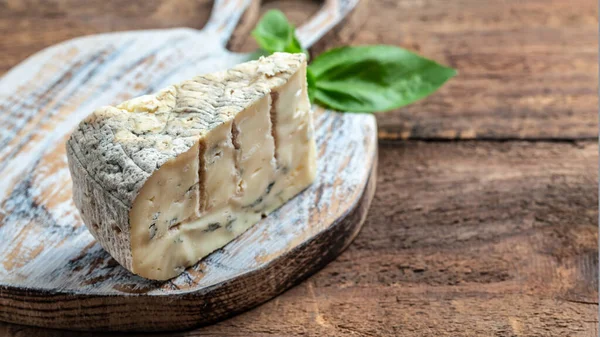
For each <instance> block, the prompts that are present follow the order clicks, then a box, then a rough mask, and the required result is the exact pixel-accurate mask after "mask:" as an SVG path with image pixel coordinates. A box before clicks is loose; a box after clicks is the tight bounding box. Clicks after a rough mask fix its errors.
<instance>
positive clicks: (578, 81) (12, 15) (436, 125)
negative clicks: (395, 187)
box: [0, 0, 598, 139]
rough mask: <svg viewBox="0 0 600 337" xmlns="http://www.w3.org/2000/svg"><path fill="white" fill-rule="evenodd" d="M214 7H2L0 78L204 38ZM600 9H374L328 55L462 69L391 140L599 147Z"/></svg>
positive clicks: (419, 5) (478, 5)
mask: <svg viewBox="0 0 600 337" xmlns="http://www.w3.org/2000/svg"><path fill="white" fill-rule="evenodd" d="M210 3H211V1H209V0H201V1H184V0H162V1H158V0H152V1H144V3H143V6H142V5H141V3H138V2H128V3H122V2H119V1H111V0H108V1H87V2H85V5H84V3H83V2H79V1H75V0H53V1H39V0H38V1H31V2H21V1H17V0H7V1H4V2H0V6H1V7H0V31H2V32H3V39H2V40H1V41H0V49H2V50H3V51H4V53H3V57H2V58H1V59H0V72H2V71H7V70H8V69H9V68H10V67H12V66H14V65H15V64H16V63H18V62H19V61H20V60H22V59H23V58H24V57H26V56H28V55H31V54H32V53H34V52H36V51H38V50H39V49H41V48H43V47H45V46H49V45H51V44H54V43H57V42H60V41H63V40H66V39H68V38H72V37H76V36H81V35H86V34H91V33H99V32H106V31H115V30H126V29H144V28H164V27H178V26H187V27H193V28H200V27H202V25H203V24H204V22H206V20H207V17H208V10H209V9H210V6H211V5H210ZM597 6H598V5H597V2H595V1H588V0H574V1H563V0H546V1H540V0H504V1H495V2H485V1H479V0H453V1H445V0H406V1H391V0H371V1H369V3H368V6H365V7H364V8H363V9H364V10H362V11H361V16H364V17H365V18H366V22H365V23H364V25H357V26H355V27H354V28H353V29H350V30H346V31H343V32H341V33H339V34H337V35H336V34H334V36H328V39H327V40H325V41H326V42H323V44H319V45H317V47H318V48H319V50H322V49H323V48H327V47H331V46H335V45H339V44H343V43H351V44H373V43H387V44H394V45H399V46H402V47H405V48H408V49H411V50H414V51H417V52H419V53H421V54H423V55H425V56H427V57H429V58H432V59H435V60H437V61H439V62H442V63H445V64H448V65H451V66H453V67H456V68H457V69H458V70H459V76H458V77H456V78H455V79H453V80H452V81H451V82H449V84H448V85H447V86H445V87H444V88H443V89H442V90H440V91H439V92H438V93H436V94H435V95H433V96H432V97H430V98H428V99H426V100H424V101H422V102H419V103H417V104H415V105H412V106H409V107H406V108H403V109H399V110H398V111H394V112H391V113H388V114H384V115H379V116H378V117H377V118H378V123H379V127H380V137H381V138H385V139H590V138H595V137H596V136H597V134H598V133H597V125H598V117H597V108H596V107H597V102H598V101H597V90H596V88H597V82H598V75H597V74H598V63H597V58H598V53H597V39H598V32H597V26H598V20H597V15H596V14H597V12H598V8H597ZM273 7H277V8H281V9H282V10H283V11H284V12H285V13H286V14H287V15H288V16H289V17H290V20H291V21H292V22H293V23H295V24H297V25H299V24H301V23H302V22H305V20H306V19H307V18H308V17H309V16H310V15H311V14H313V13H315V12H316V11H317V9H318V7H319V2H316V1H309V0H303V1H296V0H281V1H269V2H267V3H266V4H265V5H263V6H262V8H261V11H262V12H264V11H265V10H266V9H268V8H273ZM356 27H360V29H357V28H356ZM245 33H247V31H246V32H245ZM242 36H244V37H243V38H242V37H238V38H237V41H240V40H241V41H244V42H243V43H241V44H240V43H239V42H237V44H236V46H235V48H234V49H235V50H244V51H250V50H253V48H255V47H256V45H255V44H254V43H253V41H252V40H251V39H248V38H245V36H247V34H242Z"/></svg>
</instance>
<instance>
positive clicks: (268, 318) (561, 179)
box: [0, 0, 598, 336]
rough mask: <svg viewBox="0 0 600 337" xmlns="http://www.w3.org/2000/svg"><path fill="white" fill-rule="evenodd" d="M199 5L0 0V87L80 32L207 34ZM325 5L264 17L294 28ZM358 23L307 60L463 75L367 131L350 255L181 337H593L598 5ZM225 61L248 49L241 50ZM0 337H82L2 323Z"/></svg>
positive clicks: (554, 0) (434, 6)
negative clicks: (364, 54)
mask: <svg viewBox="0 0 600 337" xmlns="http://www.w3.org/2000/svg"><path fill="white" fill-rule="evenodd" d="M210 6H211V1H210V0H199V1H193V0H160V1H158V0H152V1H150V0H148V1H143V2H142V1H135V2H122V1H113V0H94V1H85V2H84V1H75V0H52V1H42V0H32V1H27V2H22V1H19V0H8V1H0V31H1V32H2V38H1V39H0V50H2V57H1V58H0V74H2V73H5V72H6V71H8V70H9V69H10V67H12V66H14V65H15V64H17V63H18V62H20V61H21V60H23V59H24V58H26V57H27V56H29V55H31V54H33V53H34V52H36V51H38V50H40V49H42V48H44V47H46V46H49V45H52V44H55V43H57V42H60V41H63V40H66V39H69V38H72V37H76V36H80V35H84V34H92V33H99V32H106V31H114V30H127V29H145V28H161V27H177V26H188V27H195V28H200V27H201V26H202V25H203V23H204V22H205V21H206V19H207V17H208V13H209V10H210ZM318 6H319V3H318V2H309V1H308V0H305V1H292V0H286V1H272V2H268V3H266V4H263V6H262V9H261V10H262V11H264V10H266V9H268V8H273V7H277V8H281V9H283V10H284V12H286V14H288V16H289V17H290V19H291V20H292V21H293V22H295V23H300V22H302V21H303V20H305V19H306V18H307V17H308V16H309V15H310V14H312V13H314V12H315V11H316V10H317V8H318ZM362 10H363V11H362V12H361V13H362V14H361V15H363V16H362V17H360V16H359V17H358V18H357V19H356V20H357V21H362V19H365V20H364V24H362V26H361V27H360V29H356V27H355V28H354V29H350V30H347V29H346V30H340V31H338V32H337V33H336V34H333V35H330V36H328V37H327V39H326V40H325V41H323V42H322V43H321V44H320V45H319V46H318V47H317V49H316V50H315V52H318V51H319V50H322V49H323V48H328V47H331V46H334V45H339V44H373V43H387V44H394V45H400V46H403V47H406V48H409V49H412V50H415V51H417V52H419V53H421V54H423V55H425V56H427V57H430V58H433V59H435V60H438V61H440V62H442V63H445V64H449V65H451V66H453V67H456V68H458V70H459V76H458V77H457V78H455V79H453V80H452V81H450V82H449V84H448V85H447V86H445V87H444V88H443V89H442V90H440V91H439V92H438V93H436V94H435V95H433V96H431V97H430V98H428V99H426V100H424V101H422V102H419V103H417V104H415V105H412V106H410V107H407V108H404V109H400V110H398V111H394V112H391V113H388V114H381V115H379V116H378V123H379V128H380V134H379V135H380V153H379V172H378V182H377V183H378V187H377V192H376V195H375V199H374V201H373V204H372V207H371V210H370V212H369V216H368V218H367V222H366V224H365V226H364V229H363V230H362V232H361V234H360V235H359V236H358V238H357V239H356V241H355V242H354V244H352V245H351V246H350V248H349V249H348V250H347V251H346V252H345V253H343V254H342V255H341V256H340V257H339V258H338V259H337V260H336V261H335V262H333V263H331V264H330V265H328V266H327V267H326V268H325V269H323V270H322V271H320V272H319V273H317V274H316V275H315V276H313V277H311V278H309V279H308V280H307V281H305V282H304V283H302V284H300V285H298V286H296V287H295V288H293V289H291V290H290V291H288V292H286V293H284V294H283V295H281V296H279V297H277V298H275V299H274V300H272V301H270V302H268V303H266V304H264V305H262V306H260V307H258V308H256V309H254V310H252V311H250V312H247V313H244V314H242V315H240V316H237V317H235V318H232V319H230V320H227V321H224V322H221V323H219V324H216V325H213V326H209V327H205V328H201V329H197V330H195V331H190V332H186V333H178V334H175V335H176V336H199V335H230V334H231V335H242V336H249V335H262V336H271V335H322V336H326V335H327V336H329V335H340V336H353V335H354V336H371V335H372V336H382V335H384V336H402V335H407V336H598V332H597V324H598V222H597V221H598V189H597V186H598V185H597V184H598V174H597V172H598V145H597V135H598V127H597V126H598V114H597V104H598V101H597V81H598V63H597V57H598V53H597V49H598V44H597V39H598V36H597V25H598V20H597V12H598V10H597V3H596V2H595V1H589V0H571V1H564V0H503V1H481V0H452V1H448V0H400V1H395V0H369V1H368V2H367V4H366V6H364V5H363V6H362ZM254 19H255V17H246V18H245V19H244V22H243V23H242V26H243V25H245V26H247V27H248V26H252V25H253V22H254V21H253V20H254ZM240 31H242V29H240ZM231 47H232V49H234V50H252V49H253V48H254V47H255V45H253V44H252V42H251V41H250V40H249V39H247V35H245V34H239V35H238V36H236V38H234V39H233V40H232V41H231ZM0 335H1V336H63V335H66V336H90V335H91V334H89V333H78V332H64V331H56V330H44V329H40V328H32V327H25V326H16V325H11V324H6V323H0Z"/></svg>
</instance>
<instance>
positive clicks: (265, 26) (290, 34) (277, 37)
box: [252, 9, 306, 54]
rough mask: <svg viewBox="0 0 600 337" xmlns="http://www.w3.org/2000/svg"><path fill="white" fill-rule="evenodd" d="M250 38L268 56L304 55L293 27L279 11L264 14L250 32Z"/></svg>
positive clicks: (273, 10)
mask: <svg viewBox="0 0 600 337" xmlns="http://www.w3.org/2000/svg"><path fill="white" fill-rule="evenodd" d="M252 36H253V37H254V38H255V39H256V42H258V45H259V46H260V47H261V48H262V49H263V50H265V51H267V52H268V53H269V54H272V53H275V52H286V53H306V51H305V50H304V49H302V46H301V45H300V41H298V39H297V38H296V34H295V28H294V26H293V25H292V24H291V23H290V22H289V21H288V20H287V18H286V17H285V14H283V13H282V12H281V11H280V10H276V9H272V10H270V11H268V12H266V13H265V15H263V17H262V18H261V20H260V21H259V22H258V25H257V26H256V28H255V29H254V30H253V31H252Z"/></svg>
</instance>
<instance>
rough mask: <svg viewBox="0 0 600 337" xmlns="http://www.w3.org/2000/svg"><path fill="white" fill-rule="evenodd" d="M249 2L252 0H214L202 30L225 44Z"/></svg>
mask: <svg viewBox="0 0 600 337" xmlns="http://www.w3.org/2000/svg"><path fill="white" fill-rule="evenodd" d="M251 3H252V0H215V2H214V4H213V8H212V11H211V13H210V17H209V19H208V22H207V23H206V25H205V26H204V28H203V29H202V31H204V32H206V33H208V34H209V35H213V36H215V37H216V38H217V39H218V41H219V43H220V44H221V45H222V46H225V45H226V44H227V41H229V38H230V37H231V34H233V31H234V29H235V27H236V25H237V23H238V21H239V20H240V18H241V17H242V15H243V14H244V12H245V11H246V10H247V9H248V7H249V6H250V4H251Z"/></svg>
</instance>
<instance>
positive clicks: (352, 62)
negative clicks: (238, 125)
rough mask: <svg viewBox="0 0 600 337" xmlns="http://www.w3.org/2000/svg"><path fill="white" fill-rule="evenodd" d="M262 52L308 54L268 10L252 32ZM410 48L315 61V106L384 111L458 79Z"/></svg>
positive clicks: (346, 52) (380, 48) (371, 48)
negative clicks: (454, 78)
mask: <svg viewBox="0 0 600 337" xmlns="http://www.w3.org/2000/svg"><path fill="white" fill-rule="evenodd" d="M252 36H253V37H254V39H256V41H257V42H258V44H259V46H260V47H261V50H260V51H259V52H258V53H257V54H255V56H260V55H269V54H272V53H274V52H287V53H306V54H307V55H308V53H307V52H306V50H304V49H303V48H302V46H301V45H300V42H299V41H298V38H297V37H296V35H295V28H294V26H293V25H292V24H291V23H290V22H289V21H288V20H287V18H286V17H285V15H284V14H283V13H282V12H281V11H279V10H270V11H268V12H267V13H265V15H264V16H263V17H262V18H261V20H260V22H259V23H258V25H257V26H256V28H255V29H254V31H253V32H252ZM456 73H457V72H456V70H455V69H452V68H449V67H446V66H443V65H440V64H438V63H436V62H435V61H432V60H429V59H427V58H424V57H422V56H419V55H417V54H415V53H412V52H410V51H408V50H406V49H403V48H400V47H396V46H390V45H367V46H354V47H351V46H347V47H341V48H334V49H330V50H328V51H326V52H324V53H322V54H320V55H318V56H316V57H315V58H314V59H313V60H312V62H311V63H310V64H309V66H308V68H307V82H308V94H309V97H310V100H311V102H312V103H316V104H319V105H321V106H324V107H326V108H330V109H334V110H338V111H344V112H368V113H373V112H384V111H390V110H394V109H397V108H400V107H403V106H406V105H409V104H411V103H414V102H415V101H418V100H420V99H423V98H425V97H427V96H429V95H431V94H432V93H434V92H435V91H436V90H437V89H439V88H440V87H441V86H442V85H443V84H444V83H446V81H448V80H449V79H450V78H452V77H454V76H455V75H456Z"/></svg>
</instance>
